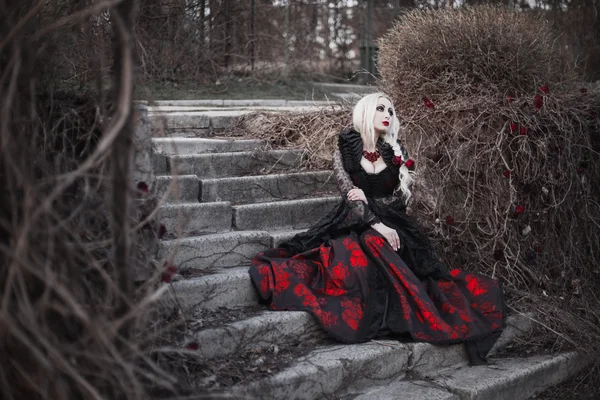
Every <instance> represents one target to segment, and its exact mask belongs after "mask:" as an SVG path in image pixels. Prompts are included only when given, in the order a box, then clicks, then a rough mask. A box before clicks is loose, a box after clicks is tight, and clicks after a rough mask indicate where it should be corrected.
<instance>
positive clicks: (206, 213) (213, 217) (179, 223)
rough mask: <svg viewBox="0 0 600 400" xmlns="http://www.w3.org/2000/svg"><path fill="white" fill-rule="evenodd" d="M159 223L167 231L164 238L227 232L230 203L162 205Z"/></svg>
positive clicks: (229, 223)
mask: <svg viewBox="0 0 600 400" xmlns="http://www.w3.org/2000/svg"><path fill="white" fill-rule="evenodd" d="M159 212H160V222H161V224H163V225H164V226H165V228H166V230H167V237H166V238H178V237H179V238H182V237H189V236H199V235H208V234H212V233H220V232H229V231H231V228H232V215H233V210H232V207H231V203H229V202H226V201H222V202H215V203H184V204H163V205H162V206H161V207H160V211H159Z"/></svg>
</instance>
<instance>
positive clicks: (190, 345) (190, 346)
mask: <svg viewBox="0 0 600 400" xmlns="http://www.w3.org/2000/svg"><path fill="white" fill-rule="evenodd" d="M198 347H199V346H198V342H190V343H188V344H187V345H186V346H185V348H186V349H188V350H192V351H195V350H198Z"/></svg>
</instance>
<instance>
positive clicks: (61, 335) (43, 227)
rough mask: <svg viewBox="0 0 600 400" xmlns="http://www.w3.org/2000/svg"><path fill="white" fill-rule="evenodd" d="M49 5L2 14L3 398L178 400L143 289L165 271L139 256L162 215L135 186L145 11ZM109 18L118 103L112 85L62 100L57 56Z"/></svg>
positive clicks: (16, 7)
mask: <svg viewBox="0 0 600 400" xmlns="http://www.w3.org/2000/svg"><path fill="white" fill-rule="evenodd" d="M45 3H46V2H44V1H41V2H40V1H33V0H30V1H19V2H14V1H8V0H4V1H0V9H2V10H3V14H2V17H0V21H1V22H2V23H1V24H0V38H2V39H1V40H0V93H1V96H0V121H1V122H0V186H1V187H2V191H1V192H0V277H1V278H2V279H1V282H2V283H1V290H0V295H1V296H2V303H1V307H0V358H1V359H2V363H1V365H0V397H1V398H2V399H7V400H11V399H33V400H35V399H53V400H54V399H65V400H66V399H106V398H110V399H141V398H149V397H152V396H154V397H159V396H162V395H165V396H170V398H173V396H175V395H176V394H177V392H178V387H177V386H178V385H177V381H176V379H175V378H174V377H172V376H171V375H170V374H168V373H166V372H165V371H164V370H163V369H162V368H161V366H160V365H159V364H158V357H157V355H156V353H157V352H158V351H159V350H160V348H159V346H160V345H162V344H163V343H162V342H157V341H156V340H157V339H156V337H157V332H155V331H154V330H152V329H149V327H151V328H152V327H153V326H152V325H150V322H149V319H150V316H151V313H150V311H151V309H152V307H153V305H154V303H156V301H157V299H158V298H159V297H160V296H161V294H162V291H161V290H160V289H159V290H157V289H156V286H155V285H153V282H156V281H157V279H154V280H151V281H149V282H148V283H147V284H146V285H143V286H140V287H138V288H137V289H136V288H135V287H134V266H142V267H146V268H152V263H153V262H154V260H153V254H148V253H146V252H144V251H140V250H141V249H140V246H139V243H140V242H142V241H143V240H144V239H143V237H144V236H147V235H146V234H147V232H148V231H147V230H146V229H144V227H145V226H147V224H146V222H147V221H144V218H143V217H141V215H149V214H151V213H152V208H153V202H152V201H147V197H146V196H145V195H144V189H147V188H144V187H141V189H143V190H141V191H140V190H137V189H136V187H135V183H134V182H133V181H132V158H133V152H134V149H133V147H132V140H133V132H134V129H135V125H134V106H133V101H132V99H133V82H134V77H133V71H134V45H133V40H132V32H131V27H132V25H133V23H132V21H133V6H134V1H132V0H123V1H112V2H108V1H103V2H90V3H87V2H71V3H78V4H77V5H82V4H83V7H82V8H80V9H79V11H76V12H72V13H71V11H70V10H72V8H74V7H69V6H70V5H71V6H72V4H67V3H68V2H66V1H62V2H59V3H57V4H56V5H55V7H54V8H53V7H47V5H46V4H45ZM65 10H69V12H66V11H65ZM98 14H101V16H103V17H107V16H110V24H108V22H107V24H108V26H110V28H111V29H113V30H114V31H113V37H114V39H113V46H114V47H113V48H114V58H115V60H117V61H116V62H115V63H114V64H113V65H112V75H113V80H112V82H111V83H112V85H111V86H112V89H111V92H110V94H109V93H106V92H105V90H104V89H103V87H105V86H107V85H106V84H107V83H109V82H106V81H105V80H104V77H103V75H102V73H101V71H97V72H98V76H97V77H98V82H99V83H100V85H99V87H98V88H97V92H93V91H92V92H84V91H80V92H73V91H71V92H65V91H62V92H57V91H55V90H53V89H54V84H56V81H55V80H56V79H53V77H54V78H55V76H54V75H53V73H54V71H56V70H57V69H59V68H60V65H56V64H55V63H54V61H55V60H54V59H53V58H52V57H48V58H46V56H47V55H48V52H49V51H51V50H52V48H51V47H50V44H51V43H60V42H61V39H63V38H64V34H65V31H68V32H70V31H71V30H72V29H73V27H81V26H84V25H85V21H87V18H90V17H92V16H93V17H94V18H96V22H97V21H98V20H100V19H102V18H97V17H98ZM105 21H108V19H105ZM104 29H108V28H106V26H105V27H104ZM40 32H44V34H43V35H42V34H40ZM97 40H101V38H100V39H98V38H97ZM100 67H101V66H98V68H100ZM151 235H153V233H151ZM163 290H164V289H163ZM156 329H157V330H158V329H162V326H158V327H157V328H156ZM176 350H177V349H174V351H176Z"/></svg>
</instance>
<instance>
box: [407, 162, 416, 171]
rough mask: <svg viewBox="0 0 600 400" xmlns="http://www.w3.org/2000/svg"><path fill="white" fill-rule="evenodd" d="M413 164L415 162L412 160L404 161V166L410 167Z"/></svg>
mask: <svg viewBox="0 0 600 400" xmlns="http://www.w3.org/2000/svg"><path fill="white" fill-rule="evenodd" d="M414 166H415V162H414V161H413V160H407V161H406V168H408V169H412V168H413V167H414Z"/></svg>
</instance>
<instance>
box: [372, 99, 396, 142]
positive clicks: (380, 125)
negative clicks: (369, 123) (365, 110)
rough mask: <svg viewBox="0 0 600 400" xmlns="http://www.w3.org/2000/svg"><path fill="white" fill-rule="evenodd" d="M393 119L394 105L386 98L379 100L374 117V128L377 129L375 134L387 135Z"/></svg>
mask: <svg viewBox="0 0 600 400" xmlns="http://www.w3.org/2000/svg"><path fill="white" fill-rule="evenodd" d="M393 117H394V109H393V108H392V103H391V102H390V101H389V100H388V99H386V98H385V97H380V98H379V99H378V100H377V105H376V106H375V116H374V117H373V126H374V127H375V132H377V133H379V134H380V135H383V134H385V133H386V132H387V131H388V129H389V127H390V125H391V123H392V118H393Z"/></svg>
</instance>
